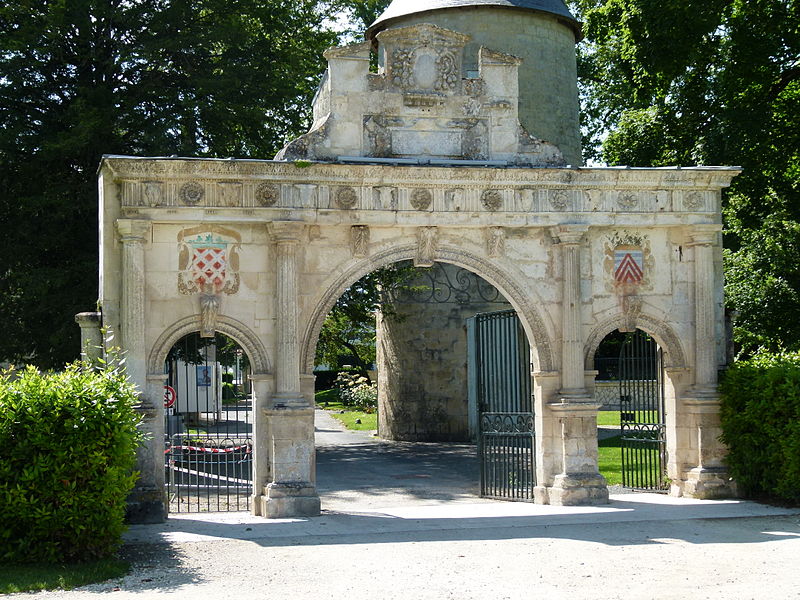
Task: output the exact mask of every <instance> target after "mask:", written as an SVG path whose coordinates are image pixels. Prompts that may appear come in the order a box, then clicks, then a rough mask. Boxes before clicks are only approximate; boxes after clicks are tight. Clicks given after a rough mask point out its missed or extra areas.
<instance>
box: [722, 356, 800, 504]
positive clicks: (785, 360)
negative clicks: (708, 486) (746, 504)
mask: <svg viewBox="0 0 800 600" xmlns="http://www.w3.org/2000/svg"><path fill="white" fill-rule="evenodd" d="M721 392H722V408H721V417H722V431H723V433H722V438H721V439H722V441H723V442H725V444H727V446H728V448H729V453H728V458H727V463H728V467H729V469H730V473H731V475H732V476H733V478H734V479H735V480H736V481H737V483H738V485H739V489H740V491H741V492H742V494H743V495H745V496H747V497H750V498H759V499H767V500H773V501H777V502H781V503H788V504H800V352H795V353H786V354H767V353H762V354H759V355H757V356H755V357H754V358H752V359H750V360H747V361H742V362H738V363H735V364H734V365H733V366H732V367H731V368H730V369H728V371H727V372H726V373H725V375H724V377H723V379H722V383H721Z"/></svg>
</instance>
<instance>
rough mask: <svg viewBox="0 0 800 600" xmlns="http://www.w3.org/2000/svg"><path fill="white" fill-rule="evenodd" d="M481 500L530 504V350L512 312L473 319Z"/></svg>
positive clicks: (532, 482)
mask: <svg viewBox="0 0 800 600" xmlns="http://www.w3.org/2000/svg"><path fill="white" fill-rule="evenodd" d="M474 331H475V349H476V354H477V385H478V396H477V403H478V414H479V419H478V424H479V425H478V458H479V463H480V479H481V496H484V497H487V498H498V499H502V500H521V501H532V500H533V488H534V486H535V485H536V470H535V446H534V430H533V411H532V403H531V375H530V347H529V346H528V339H527V337H526V336H525V332H524V330H523V329H522V325H521V323H520V322H519V319H518V318H517V314H516V312H514V311H513V310H507V311H501V312H495V313H484V314H478V315H476V316H475V328H474Z"/></svg>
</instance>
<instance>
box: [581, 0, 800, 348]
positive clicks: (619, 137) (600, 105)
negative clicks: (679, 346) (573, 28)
mask: <svg viewBox="0 0 800 600" xmlns="http://www.w3.org/2000/svg"><path fill="white" fill-rule="evenodd" d="M572 8H573V10H574V11H575V12H576V13H577V14H578V15H579V16H580V18H581V19H582V20H583V22H584V32H585V34H586V40H585V41H584V43H583V44H582V45H581V46H580V53H579V74H580V77H581V92H582V98H583V104H584V114H583V116H584V133H585V139H584V148H585V154H586V158H587V159H590V160H592V159H593V160H602V161H605V162H607V163H609V164H615V165H618V164H629V165H633V166H661V165H676V164H677V165H692V164H705V165H726V164H728V165H740V166H742V167H743V168H744V171H743V173H742V175H740V176H739V177H737V178H736V179H734V182H733V185H732V187H731V188H730V190H729V192H728V193H727V194H726V195H725V198H724V207H723V210H724V216H725V225H726V229H725V244H726V246H727V248H728V250H727V251H726V253H725V262H726V278H727V285H726V298H727V303H728V305H729V306H730V307H731V308H734V309H736V310H737V311H738V313H739V319H738V322H737V327H736V331H735V333H736V339H737V341H738V342H739V344H740V345H741V347H742V349H743V350H744V351H745V352H749V351H752V350H753V349H755V348H756V347H758V346H765V347H767V348H770V349H773V350H774V349H778V348H787V349H797V348H800V326H798V325H796V324H795V323H796V321H797V319H796V318H795V315H796V314H797V312H798V310H800V254H798V253H797V252H796V251H794V250H795V249H797V248H800V196H799V195H798V194H800V169H798V164H800V28H798V26H797V24H798V23H800V8H798V5H797V3H796V2H791V1H789V0H658V1H656V0H576V1H575V2H573V5H572ZM604 138H605V139H604Z"/></svg>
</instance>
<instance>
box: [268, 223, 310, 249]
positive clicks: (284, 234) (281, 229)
mask: <svg viewBox="0 0 800 600" xmlns="http://www.w3.org/2000/svg"><path fill="white" fill-rule="evenodd" d="M305 228H306V226H305V224H304V223H301V222H299V221H273V222H271V223H267V233H269V236H270V238H271V239H272V241H273V242H276V243H278V244H281V243H283V244H286V243H296V244H299V243H300V238H301V237H302V236H303V233H304V231H305Z"/></svg>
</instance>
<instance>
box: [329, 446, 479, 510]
mask: <svg viewBox="0 0 800 600" xmlns="http://www.w3.org/2000/svg"><path fill="white" fill-rule="evenodd" d="M317 489H318V491H319V493H320V496H321V497H322V499H323V504H324V502H325V495H326V494H330V493H337V492H342V491H348V490H352V491H356V492H357V493H358V494H362V495H365V496H374V497H380V496H384V495H388V494H393V493H396V492H398V491H401V492H402V493H404V494H407V495H410V496H412V497H413V498H419V499H429V498H437V499H440V500H448V499H456V498H464V497H470V496H474V497H476V498H477V494H478V491H479V490H478V459H477V456H476V453H475V447H474V446H471V445H468V444H425V443H419V442H391V443H381V442H378V443H374V442H371V443H365V444H353V445H348V446H320V447H318V448H317Z"/></svg>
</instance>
